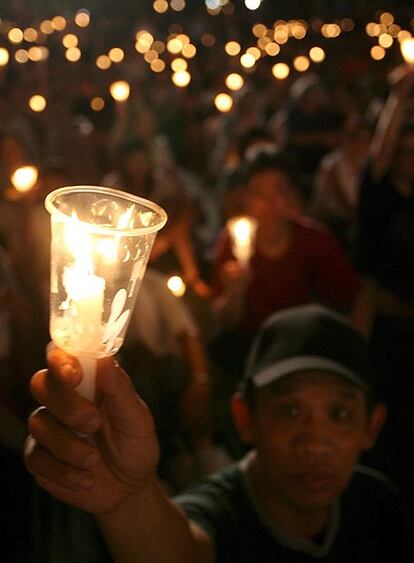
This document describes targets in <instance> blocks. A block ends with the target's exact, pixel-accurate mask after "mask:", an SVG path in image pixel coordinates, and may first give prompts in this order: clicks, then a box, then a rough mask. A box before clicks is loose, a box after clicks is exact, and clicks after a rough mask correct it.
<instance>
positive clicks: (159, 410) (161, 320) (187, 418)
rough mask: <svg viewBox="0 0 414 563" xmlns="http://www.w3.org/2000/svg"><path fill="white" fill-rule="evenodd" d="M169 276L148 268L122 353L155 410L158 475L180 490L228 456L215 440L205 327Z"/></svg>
mask: <svg viewBox="0 0 414 563" xmlns="http://www.w3.org/2000/svg"><path fill="white" fill-rule="evenodd" d="M167 281H168V278H167V277H166V276H165V275H164V274H162V273H161V272H158V271H156V270H154V269H153V268H147V271H146V273H145V276H144V278H143V280H142V282H141V286H140V289H139V293H138V296H137V301H136V305H135V308H134V311H133V313H132V318H131V322H130V325H129V327H128V332H127V339H126V342H125V344H124V346H123V348H122V350H121V352H120V354H119V357H120V361H121V363H122V365H123V366H124V367H125V368H126V370H127V371H128V373H129V374H130V375H131V379H132V381H133V383H134V386H135V388H136V389H137V391H138V393H139V395H140V396H141V397H142V398H143V400H144V401H145V402H146V403H147V405H148V406H149V407H150V409H151V412H152V414H153V416H154V420H155V425H156V429H157V436H158V439H159V442H160V448H161V458H160V464H159V475H160V476H162V477H163V479H164V480H165V483H166V485H168V486H169V487H170V488H171V490H174V491H178V490H181V489H182V488H183V487H184V486H185V485H187V484H188V483H189V482H190V481H192V480H193V479H195V478H196V477H200V476H201V475H204V474H206V473H208V472H211V470H212V469H213V468H216V467H218V466H221V465H223V464H225V463H226V462H228V461H229V457H228V455H227V454H226V453H225V451H224V450H223V449H221V448H219V447H218V445H217V444H215V435H214V414H215V413H214V410H213V385H212V378H211V377H210V366H209V359H208V357H207V352H206V350H205V346H204V343H203V338H202V335H201V330H200V328H199V327H198V325H197V322H196V319H195V317H194V316H193V314H192V312H191V311H190V308H189V307H188V306H187V304H186V303H185V302H184V301H183V300H182V298H179V297H176V296H174V295H173V294H172V293H171V292H170V290H169V289H168V286H167Z"/></svg>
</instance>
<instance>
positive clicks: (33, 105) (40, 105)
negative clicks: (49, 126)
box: [29, 94, 47, 113]
mask: <svg viewBox="0 0 414 563" xmlns="http://www.w3.org/2000/svg"><path fill="white" fill-rule="evenodd" d="M46 106H47V100H46V98H45V97H44V96H43V95H42V94H34V95H33V96H32V97H31V98H30V100H29V107H30V109H31V110H32V111H35V112H38V113H39V112H42V111H44V110H45V109H46Z"/></svg>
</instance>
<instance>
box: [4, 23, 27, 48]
mask: <svg viewBox="0 0 414 563" xmlns="http://www.w3.org/2000/svg"><path fill="white" fill-rule="evenodd" d="M7 37H8V39H9V41H10V43H13V44H14V45H17V44H19V43H21V42H22V41H23V39H24V35H23V31H22V30H21V29H20V28H19V27H12V29H11V30H10V31H9V33H8V34H7Z"/></svg>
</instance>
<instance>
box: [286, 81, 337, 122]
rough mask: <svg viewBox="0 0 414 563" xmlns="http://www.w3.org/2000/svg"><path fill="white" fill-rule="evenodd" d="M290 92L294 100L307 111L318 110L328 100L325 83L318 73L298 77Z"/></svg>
mask: <svg viewBox="0 0 414 563" xmlns="http://www.w3.org/2000/svg"><path fill="white" fill-rule="evenodd" d="M289 94H290V98H291V100H292V102H293V103H294V104H295V105H297V106H300V108H301V109H302V111H304V112H306V113H313V112H315V111H318V110H319V109H320V108H321V107H323V106H325V105H326V104H327V102H328V96H327V92H326V88H325V86H324V84H323V83H322V81H321V79H320V78H319V76H318V75H316V74H312V73H310V74H306V75H304V76H301V77H299V78H297V79H296V80H295V82H294V83H293V84H292V86H291V87H290V92H289Z"/></svg>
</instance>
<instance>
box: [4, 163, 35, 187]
mask: <svg viewBox="0 0 414 563" xmlns="http://www.w3.org/2000/svg"><path fill="white" fill-rule="evenodd" d="M38 176H39V173H38V170H37V168H36V167H35V166H32V165H27V166H21V167H20V168H17V170H15V171H14V172H13V174H12V176H11V183H12V184H13V186H14V188H15V189H16V190H17V191H18V192H22V193H23V192H29V191H30V190H31V189H33V188H34V186H35V185H36V182H37V178H38Z"/></svg>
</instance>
